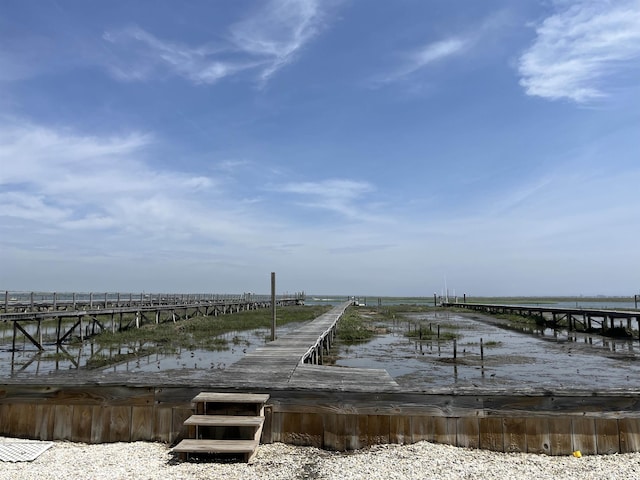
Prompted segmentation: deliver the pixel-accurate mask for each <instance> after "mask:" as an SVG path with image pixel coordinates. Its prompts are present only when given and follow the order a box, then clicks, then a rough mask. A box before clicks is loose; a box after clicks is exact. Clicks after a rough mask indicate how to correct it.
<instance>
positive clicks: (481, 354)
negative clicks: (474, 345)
mask: <svg viewBox="0 0 640 480" xmlns="http://www.w3.org/2000/svg"><path fill="white" fill-rule="evenodd" d="M480 360H481V361H484V344H483V343H482V338H480Z"/></svg>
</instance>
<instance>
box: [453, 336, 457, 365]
mask: <svg viewBox="0 0 640 480" xmlns="http://www.w3.org/2000/svg"><path fill="white" fill-rule="evenodd" d="M457 356H458V341H457V340H456V339H455V338H454V339H453V359H454V360H455V359H456V357H457Z"/></svg>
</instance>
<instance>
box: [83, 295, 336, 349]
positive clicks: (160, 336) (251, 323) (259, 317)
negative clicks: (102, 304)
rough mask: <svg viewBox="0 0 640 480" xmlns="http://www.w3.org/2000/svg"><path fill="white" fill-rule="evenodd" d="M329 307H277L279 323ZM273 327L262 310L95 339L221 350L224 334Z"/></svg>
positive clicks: (309, 316)
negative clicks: (221, 336)
mask: <svg viewBox="0 0 640 480" xmlns="http://www.w3.org/2000/svg"><path fill="white" fill-rule="evenodd" d="M330 309H331V307H330V306H325V305H317V306H315V305H314V306H290V307H281V308H278V309H276V323H277V325H284V324H287V323H291V322H304V321H308V320H312V319H314V318H316V317H318V316H320V315H322V314H323V313H325V312H327V311H328V310H330ZM270 326H271V310H270V309H259V310H248V311H244V312H238V313H232V314H227V315H220V316H217V317H212V316H209V317H202V316H198V317H193V318H190V319H187V320H179V321H176V322H175V323H174V322H172V321H168V322H164V323H160V324H155V323H148V324H145V325H142V326H141V327H140V328H129V329H127V330H123V331H121V332H115V333H112V332H111V331H105V332H102V333H101V334H99V335H97V336H96V337H95V339H94V341H95V342H96V343H98V344H100V345H102V346H109V345H126V344H138V343H139V344H143V343H144V344H153V345H155V346H156V347H158V348H160V349H161V350H162V349H166V348H174V347H183V348H192V349H193V348H204V349H209V350H221V349H226V348H228V347H227V343H228V341H227V340H225V339H221V338H218V337H219V336H220V335H222V334H225V333H229V332H233V331H244V330H255V329H258V328H269V327H270ZM237 342H238V343H239V342H240V341H239V340H237Z"/></svg>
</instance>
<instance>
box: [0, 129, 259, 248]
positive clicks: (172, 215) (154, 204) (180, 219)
mask: <svg viewBox="0 0 640 480" xmlns="http://www.w3.org/2000/svg"><path fill="white" fill-rule="evenodd" d="M153 143H154V139H153V137H152V136H150V135H146V134H140V133H134V134H131V135H127V136H112V137H89V136H83V135H78V134H74V133H72V132H67V131H60V130H54V129H51V128H47V127H41V126H37V125H33V124H26V123H24V124H20V123H16V122H14V123H4V124H3V125H2V128H0V163H1V164H2V166H3V168H2V169H1V170H0V186H1V190H0V192H1V193H0V217H3V218H5V219H13V220H14V221H34V222H36V223H37V224H38V225H39V226H40V227H42V228H46V229H47V230H48V231H50V232H53V235H54V237H53V238H56V237H57V235H59V234H61V233H62V232H64V231H66V230H76V231H77V230H83V231H84V232H85V233H86V234H89V233H90V232H91V231H94V230H102V231H104V230H105V229H112V232H113V233H118V234H125V236H127V235H133V236H134V237H136V238H137V237H139V236H140V235H142V236H144V237H146V238H151V237H154V236H155V237H157V236H158V235H165V236H166V237H167V238H179V237H181V236H182V235H183V234H184V232H189V235H193V236H195V237H198V238H199V239H200V240H201V241H238V242H242V240H243V239H244V238H247V236H246V233H247V230H246V229H245V228H244V227H242V222H238V221H237V218H238V217H242V216H243V215H250V213H249V212H247V211H245V209H244V207H243V206H242V205H241V204H239V203H234V202H233V201H225V199H224V196H225V195H224V194H225V192H224V191H223V187H222V185H221V183H220V182H218V181H217V180H216V179H215V178H212V177H209V176H204V175H200V174H190V173H188V172H181V171H176V170H170V169H162V168H153V167H152V166H151V164H150V163H149V162H148V155H149V150H150V149H151V148H152V147H153ZM214 204H215V205H220V206H224V208H218V209H217V210H215V211H214V213H212V210H211V205H214ZM258 223H259V221H258Z"/></svg>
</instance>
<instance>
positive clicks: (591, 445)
mask: <svg viewBox="0 0 640 480" xmlns="http://www.w3.org/2000/svg"><path fill="white" fill-rule="evenodd" d="M571 429H572V442H573V443H572V445H573V446H572V447H571V448H573V450H574V451H575V450H579V451H580V453H582V455H593V454H595V453H597V447H596V422H595V419H593V418H587V417H582V418H581V417H575V418H572V419H571Z"/></svg>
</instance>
